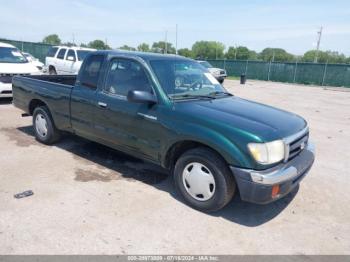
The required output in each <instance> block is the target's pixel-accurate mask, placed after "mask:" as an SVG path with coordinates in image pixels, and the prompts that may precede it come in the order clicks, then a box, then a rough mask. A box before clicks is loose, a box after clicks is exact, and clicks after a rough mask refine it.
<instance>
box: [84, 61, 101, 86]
mask: <svg viewBox="0 0 350 262" xmlns="http://www.w3.org/2000/svg"><path fill="white" fill-rule="evenodd" d="M103 60H104V56H103V55H92V56H90V57H89V58H87V60H86V63H85V65H84V67H83V68H82V72H81V79H80V82H81V84H82V85H83V86H87V87H89V88H93V89H96V88H97V83H98V78H99V76H100V71H101V67H102V64H103Z"/></svg>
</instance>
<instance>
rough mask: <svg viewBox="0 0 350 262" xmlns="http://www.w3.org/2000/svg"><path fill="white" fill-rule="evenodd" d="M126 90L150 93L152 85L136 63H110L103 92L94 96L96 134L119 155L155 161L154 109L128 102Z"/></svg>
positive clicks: (157, 146)
mask: <svg viewBox="0 0 350 262" xmlns="http://www.w3.org/2000/svg"><path fill="white" fill-rule="evenodd" d="M130 90H141V91H148V92H152V93H153V88H152V82H151V81H150V80H149V77H148V75H147V73H146V71H145V69H144V68H143V66H142V65H141V64H140V63H139V62H137V61H135V60H132V59H125V58H116V59H113V60H112V61H111V62H110V64H109V68H108V74H107V77H106V81H105V85H104V88H103V90H102V91H100V92H99V93H98V94H97V101H98V110H96V115H95V128H96V132H98V133H99V136H100V137H103V139H104V140H105V141H106V142H107V143H109V144H112V145H114V147H116V148H118V149H121V150H122V151H126V152H128V153H131V154H135V155H139V156H140V157H142V158H146V159H148V160H151V161H158V152H159V150H160V130H161V126H160V124H159V122H158V121H157V108H158V105H157V104H155V105H149V104H142V103H132V102H129V101H128V100H127V94H128V92H129V91H130Z"/></svg>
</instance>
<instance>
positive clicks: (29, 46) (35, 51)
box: [0, 38, 51, 63]
mask: <svg viewBox="0 0 350 262" xmlns="http://www.w3.org/2000/svg"><path fill="white" fill-rule="evenodd" d="M0 42H3V43H7V44H10V45H13V46H15V47H17V48H18V49H19V50H21V51H22V52H26V53H30V54H31V55H33V56H34V57H36V58H38V59H39V60H40V61H41V62H43V63H45V57H46V54H47V52H48V51H49V49H50V47H51V45H48V44H43V43H33V42H25V41H17V40H9V39H1V38H0Z"/></svg>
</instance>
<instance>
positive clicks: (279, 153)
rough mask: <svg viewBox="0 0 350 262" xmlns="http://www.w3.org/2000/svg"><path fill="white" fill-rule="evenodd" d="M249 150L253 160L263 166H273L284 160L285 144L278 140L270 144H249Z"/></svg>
mask: <svg viewBox="0 0 350 262" xmlns="http://www.w3.org/2000/svg"><path fill="white" fill-rule="evenodd" d="M248 149H249V151H250V153H251V155H252V156H253V158H254V159H255V160H256V161H257V162H258V163H261V164H273V163H277V162H279V161H281V160H282V159H283V158H284V143H283V141H282V140H276V141H272V142H269V143H249V144H248Z"/></svg>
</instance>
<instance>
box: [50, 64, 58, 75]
mask: <svg viewBox="0 0 350 262" xmlns="http://www.w3.org/2000/svg"><path fill="white" fill-rule="evenodd" d="M49 75H57V72H56V69H55V68H54V67H53V66H50V68H49Z"/></svg>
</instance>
